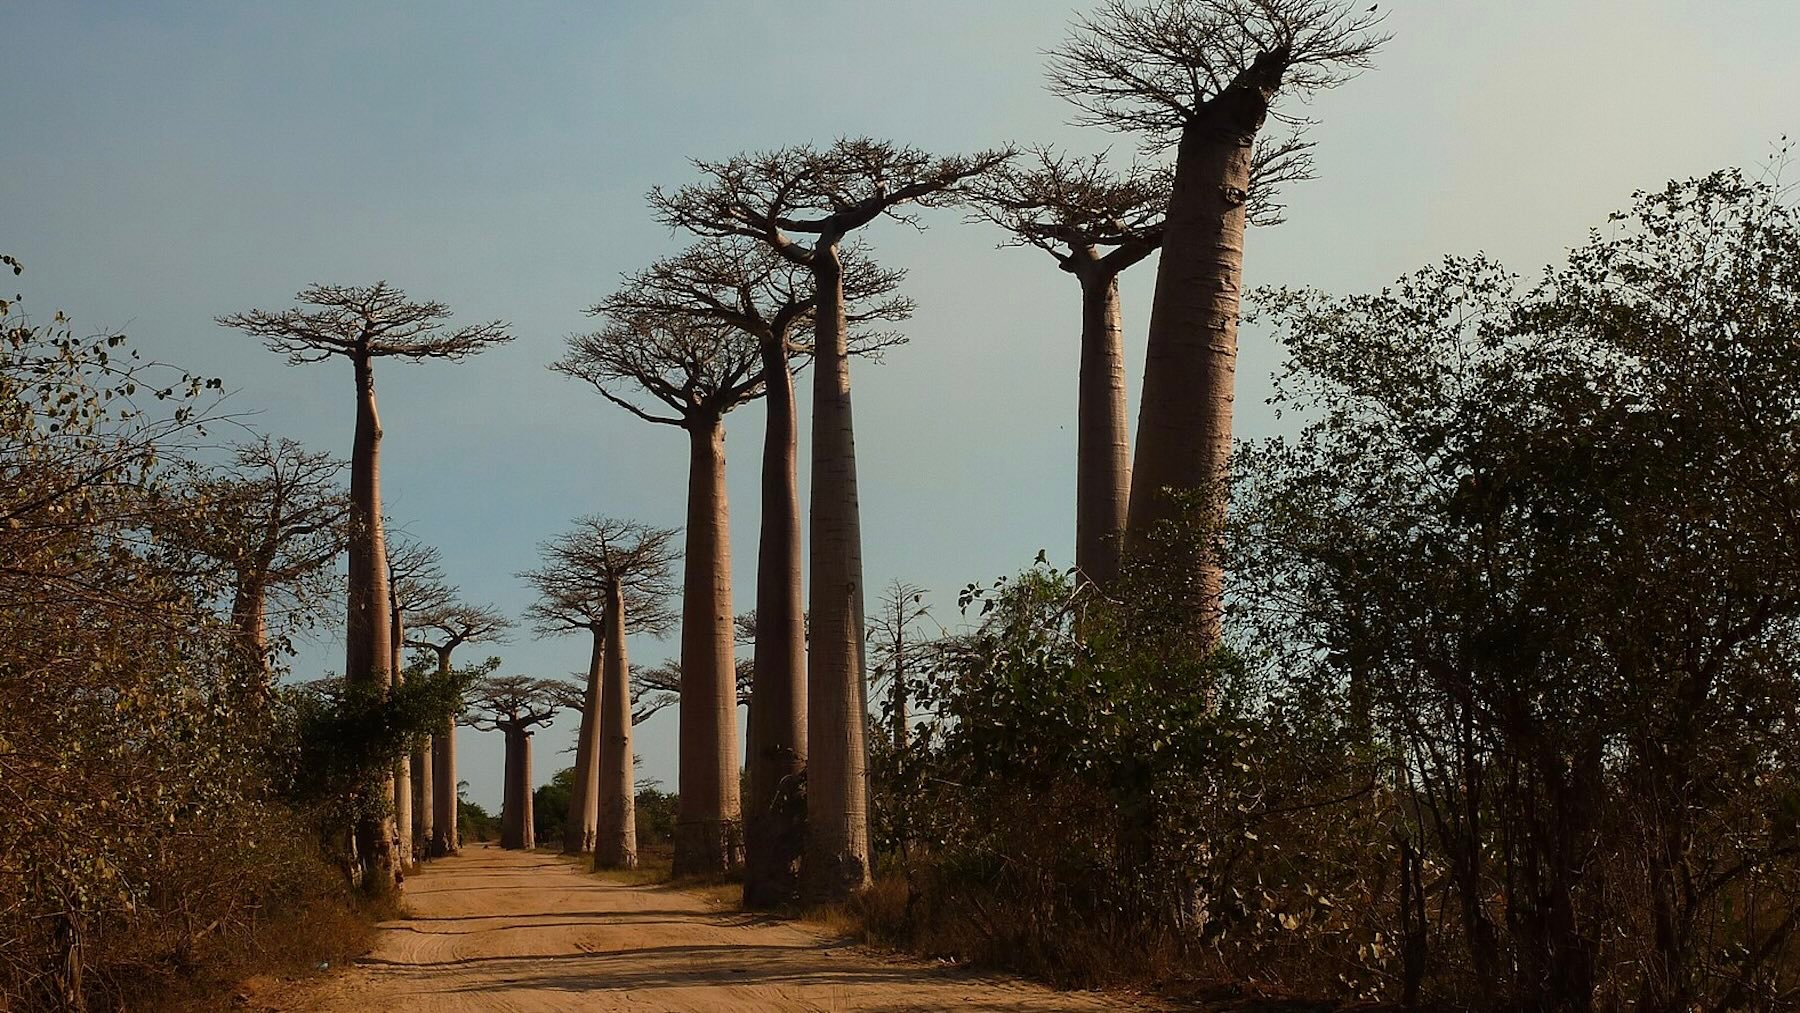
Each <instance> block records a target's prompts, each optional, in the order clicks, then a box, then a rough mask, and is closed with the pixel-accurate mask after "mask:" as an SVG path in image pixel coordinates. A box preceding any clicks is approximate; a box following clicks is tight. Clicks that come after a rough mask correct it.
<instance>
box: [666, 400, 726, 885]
mask: <svg viewBox="0 0 1800 1013" xmlns="http://www.w3.org/2000/svg"><path fill="white" fill-rule="evenodd" d="M684 428H685V429H686V430H687V433H688V437H689V440H688V444H689V449H690V452H689V463H688V508H687V541H686V551H685V553H684V561H683V576H682V601H681V715H680V720H681V732H680V734H681V769H680V773H679V777H678V780H679V794H680V801H679V803H678V805H677V813H676V822H675V860H674V872H675V874H676V875H696V874H699V875H706V874H716V873H723V872H728V871H730V870H732V869H735V868H737V867H738V866H739V865H741V864H742V861H743V827H742V824H741V822H740V810H739V803H740V800H739V798H738V749H737V666H736V660H735V658H734V656H733V646H732V629H733V625H732V620H733V613H732V610H731V541H730V526H729V525H730V522H729V508H728V506H727V503H726V499H725V426H724V423H723V421H722V419H721V418H720V417H719V416H718V415H713V416H711V417H705V416H699V415H696V416H694V417H691V418H689V419H688V420H687V422H686V424H685V426H684Z"/></svg>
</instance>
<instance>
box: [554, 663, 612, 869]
mask: <svg viewBox="0 0 1800 1013" xmlns="http://www.w3.org/2000/svg"><path fill="white" fill-rule="evenodd" d="M605 655H606V635H605V632H604V631H603V630H595V631H594V645H593V651H592V652H591V654H590V655H589V658H588V678H587V691H586V692H585V693H583V694H582V697H581V728H580V730H579V731H577V732H576V735H575V783H574V784H573V785H571V786H570V789H571V790H570V791H569V812H568V814H567V815H566V816H564V817H563V839H562V849H563V853H564V854H568V855H578V854H581V853H583V852H586V851H592V850H593V849H594V823H595V821H596V820H597V819H598V818H599V814H600V748H599V747H600V723H601V718H600V699H601V697H600V683H601V679H602V678H603V672H602V668H603V667H604V661H605Z"/></svg>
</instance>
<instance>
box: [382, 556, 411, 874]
mask: <svg viewBox="0 0 1800 1013" xmlns="http://www.w3.org/2000/svg"><path fill="white" fill-rule="evenodd" d="M392 590H393V585H392V577H391V575H390V577H389V592H390V597H389V606H388V611H389V613H390V614H391V616H392V618H393V622H392V625H391V633H390V635H389V637H388V645H389V648H390V650H391V651H392V654H391V656H390V657H391V660H390V661H389V663H388V670H389V671H391V672H392V673H393V684H394V685H395V686H400V685H402V684H403V683H404V682H405V681H406V674H405V672H406V666H405V664H404V661H403V658H402V647H403V645H404V644H405V643H406V622H405V619H404V618H403V617H402V616H401V614H400V607H399V605H398V604H395V603H394V602H393V600H392V595H391V592H392ZM412 770H413V767H412V754H411V753H410V752H409V753H406V754H404V755H402V756H401V757H400V759H399V760H398V761H396V762H395V763H394V853H395V855H396V857H397V858H398V859H399V861H400V866H401V868H406V867H408V866H411V865H412V864H413V862H414V860H415V856H414V854H413V842H414V838H413V777H412Z"/></svg>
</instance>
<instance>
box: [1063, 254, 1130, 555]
mask: <svg viewBox="0 0 1800 1013" xmlns="http://www.w3.org/2000/svg"><path fill="white" fill-rule="evenodd" d="M1076 274H1077V276H1078V277H1079V278H1080V279H1081V367H1080V380H1079V393H1078V395H1077V406H1076V451H1075V462H1076V463H1075V565H1076V566H1077V567H1079V568H1080V570H1081V574H1082V576H1084V577H1086V578H1087V579H1088V580H1089V581H1092V582H1093V583H1094V585H1095V586H1097V587H1105V586H1107V585H1108V584H1109V583H1111V581H1112V579H1113V577H1115V576H1117V575H1118V572H1119V554H1120V553H1121V552H1122V551H1123V550H1124V547H1125V546H1124V542H1125V516H1126V507H1127V504H1128V503H1129V502H1130V493H1131V436H1130V432H1129V430H1128V428H1127V426H1128V425H1129V423H1128V421H1127V420H1126V417H1125V416H1126V409H1125V339H1124V333H1123V329H1122V327H1121V324H1120V320H1119V276H1118V274H1117V272H1114V271H1109V270H1107V269H1106V268H1103V267H1101V266H1099V265H1098V264H1096V263H1093V262H1089V263H1088V264H1087V265H1086V266H1085V267H1083V268H1082V269H1080V270H1078V271H1077V272H1076Z"/></svg>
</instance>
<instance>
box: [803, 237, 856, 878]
mask: <svg viewBox="0 0 1800 1013" xmlns="http://www.w3.org/2000/svg"><path fill="white" fill-rule="evenodd" d="M812 266H813V277H814V282H815V286H816V288H815V291H816V292H817V294H818V307H817V310H816V311H815V313H816V319H817V324H818V332H817V337H816V339H815V341H814V359H813V420H812V511H811V527H812V556H811V564H812V565H811V571H812V572H811V575H810V576H811V580H810V584H811V588H810V591H811V603H812V607H811V608H810V609H809V610H808V612H809V630H810V633H809V636H808V639H807V653H808V662H807V664H808V669H809V671H808V679H807V694H806V701H807V723H806V742H807V774H806V779H807V785H806V794H807V830H806V849H805V856H804V859H803V863H802V869H801V873H802V877H803V891H804V893H805V894H806V896H807V897H808V899H811V900H815V901H830V900H836V899H841V898H843V897H845V896H847V895H848V894H849V893H851V892H853V891H855V890H858V889H861V888H862V887H864V886H866V885H868V882H869V821H868V783H867V778H868V773H867V771H868V754H867V751H866V740H865V735H866V732H867V729H866V721H867V714H868V702H867V692H868V689H867V685H866V684H865V682H864V674H863V673H864V655H863V585H862V521H861V514H860V512H859V507H858V504H857V490H856V438H855V434H854V432H853V427H852V422H851V407H850V359H849V351H848V347H847V343H846V339H847V331H848V327H847V325H846V321H845V319H844V286H843V281H844V279H843V268H842V263H841V261H840V260H839V256H838V250H837V244H836V241H835V239H834V240H832V241H830V242H827V241H826V239H825V237H821V240H820V242H819V244H818V246H817V247H816V251H815V255H814V257H813V265H812Z"/></svg>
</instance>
